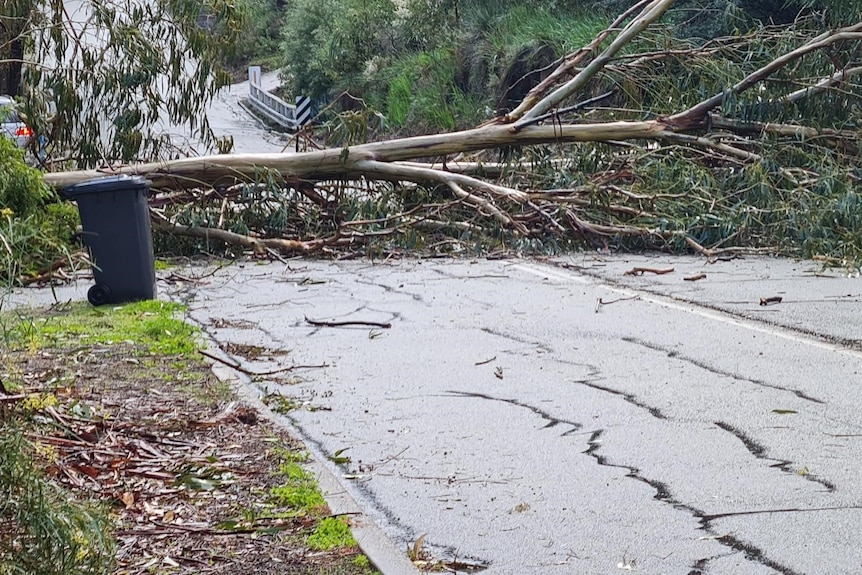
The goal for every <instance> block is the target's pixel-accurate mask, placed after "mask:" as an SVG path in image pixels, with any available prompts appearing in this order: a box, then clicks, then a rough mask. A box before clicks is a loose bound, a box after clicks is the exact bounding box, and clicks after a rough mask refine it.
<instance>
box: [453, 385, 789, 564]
mask: <svg viewBox="0 0 862 575" xmlns="http://www.w3.org/2000/svg"><path fill="white" fill-rule="evenodd" d="M579 383H583V384H585V385H589V384H590V382H583V381H582V382H579ZM591 387H592V385H591ZM603 391H607V390H604V389H603ZM447 393H448V394H450V395H452V396H455V397H466V398H474V399H484V400H488V401H500V402H503V403H507V404H509V405H514V406H517V407H521V408H523V409H527V410H529V411H531V412H533V413H535V414H536V415H538V416H539V417H541V418H542V419H544V420H545V421H547V422H548V423H547V424H546V425H545V426H544V427H543V429H546V428H549V427H555V426H557V425H560V424H565V425H570V426H571V427H572V428H571V429H570V430H568V431H566V432H565V433H563V436H565V435H571V434H572V433H574V432H575V431H578V430H580V429H582V428H583V426H582V425H581V424H580V423H578V422H575V421H570V420H565V419H561V418H557V417H554V416H552V415H550V414H549V413H548V412H546V411H544V410H542V409H540V408H538V407H535V406H533V405H530V404H528V403H524V402H521V401H518V400H516V399H506V398H500V397H494V396H492V395H487V394H484V393H476V392H465V391H448V392H447ZM617 395H621V396H622V397H624V398H625V394H622V393H617ZM665 419H666V418H665ZM604 433H605V430H604V429H597V430H595V431H593V432H591V433H590V437H589V439H588V440H587V445H588V446H589V447H588V448H587V449H586V450H585V451H583V452H582V453H583V454H585V455H588V456H589V457H592V458H593V459H595V461H596V463H597V464H598V465H600V466H603V467H612V468H616V469H621V470H623V471H625V476H626V477H628V478H630V479H634V480H636V481H640V482H641V483H644V484H646V485H649V486H650V487H651V488H652V489H654V490H655V495H654V496H653V499H655V500H657V501H660V502H662V503H666V504H668V505H671V506H673V508H674V509H678V510H680V511H684V512H686V513H688V514H690V515H691V516H692V517H694V518H696V519H697V520H698V522H699V524H700V527H699V529H701V530H703V531H705V532H706V533H709V534H710V535H714V536H716V541H718V542H719V543H721V544H722V545H725V546H726V547H729V548H731V549H733V550H735V551H739V552H742V553H744V555H745V558H746V559H747V560H749V561H753V562H755V563H759V564H761V565H764V566H766V567H769V568H770V569H774V570H775V571H777V572H778V573H781V575H801V574H800V573H799V572H797V571H795V570H794V569H792V568H791V567H788V566H786V565H783V564H781V563H779V562H777V561H774V560H772V559H770V558H769V557H767V556H766V554H765V553H764V551H763V550H762V549H760V548H758V547H757V546H755V545H753V544H751V543H747V542H745V541H743V540H742V539H738V538H736V537H734V536H732V535H720V536H719V534H718V533H717V531H716V530H715V529H714V528H713V526H712V524H711V523H712V522H713V521H715V520H717V519H721V518H725V517H732V516H736V515H750V514H754V513H758V512H735V513H722V514H714V515H710V514H707V513H706V512H704V511H702V510H700V509H698V508H696V507H694V506H692V505H688V504H686V503H683V502H681V501H679V500H678V499H676V498H675V497H674V496H673V494H672V492H671V489H670V487H669V486H668V485H667V484H666V483H664V482H662V481H659V480H657V479H650V478H649V477H646V476H644V475H643V474H641V471H640V469H638V468H637V467H634V466H631V465H624V464H619V463H612V462H610V461H609V460H608V458H607V457H606V456H604V455H602V454H600V453H599V450H600V449H601V447H602V441H601V438H602V436H603V435H604ZM780 511H792V510H780ZM799 511H803V510H799ZM763 513H766V512H763ZM697 565H698V563H696V564H695V566H697ZM695 568H696V569H697V568H698V567H695ZM700 569H701V571H696V570H693V571H692V572H690V573H689V575H692V573H694V574H695V575H697V574H699V573H702V572H703V571H702V568H700Z"/></svg>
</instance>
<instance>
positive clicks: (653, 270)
mask: <svg viewBox="0 0 862 575" xmlns="http://www.w3.org/2000/svg"><path fill="white" fill-rule="evenodd" d="M645 273H650V274H655V275H659V276H660V275H664V274H670V273H673V268H665V269H657V268H639V267H636V268H632V269H630V270H629V271H627V272H625V273H624V274H623V275H624V276H642V275H644V274H645Z"/></svg>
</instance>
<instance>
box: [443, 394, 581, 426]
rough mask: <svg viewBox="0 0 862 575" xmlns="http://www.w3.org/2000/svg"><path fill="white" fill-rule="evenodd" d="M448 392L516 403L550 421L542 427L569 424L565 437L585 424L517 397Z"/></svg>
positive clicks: (459, 395)
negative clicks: (555, 414) (557, 415)
mask: <svg viewBox="0 0 862 575" xmlns="http://www.w3.org/2000/svg"><path fill="white" fill-rule="evenodd" d="M446 393H447V394H449V395H452V396H456V397H473V398H477V399H487V400H489V401H501V402H503V403H508V404H510V405H515V406H518V407H522V408H524V409H528V410H530V411H532V412H533V413H535V414H536V415H538V416H539V417H541V418H542V419H544V420H545V421H547V422H548V423H547V424H546V425H544V426H543V427H542V429H547V428H549V427H555V426H557V425H569V426H571V429H569V430H568V431H566V432H565V433H563V434H562V436H563V437H565V436H566V435H571V434H573V433H574V432H576V431H578V430H580V429H581V428H582V427H583V425H581V424H580V423H578V422H576V421H569V420H567V419H561V418H558V417H554V416H553V415H551V414H550V413H548V412H547V411H544V410H542V409H539V408H538V407H535V406H533V405H530V404H528V403H522V402H520V401H518V400H517V399H505V398H502V397H494V396H493V395H486V394H484V393H475V392H472V391H447V392H446Z"/></svg>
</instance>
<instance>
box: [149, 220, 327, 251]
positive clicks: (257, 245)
mask: <svg viewBox="0 0 862 575" xmlns="http://www.w3.org/2000/svg"><path fill="white" fill-rule="evenodd" d="M153 229H154V230H157V231H160V232H166V233H169V234H174V235H177V236H188V237H193V238H202V239H205V240H215V241H220V242H225V243H227V244H231V245H236V246H241V247H244V248H248V249H251V250H254V251H255V252H262V251H265V249H266V248H270V249H274V250H278V251H281V252H287V253H303V254H308V253H312V252H316V251H318V250H320V249H322V248H324V247H326V246H327V245H332V244H333V243H335V242H334V241H332V240H310V241H306V242H303V241H298V240H285V239H281V238H254V237H251V236H245V235H242V234H237V233H234V232H229V231H227V230H219V229H215V228H203V227H199V226H182V225H176V224H168V223H154V224H153Z"/></svg>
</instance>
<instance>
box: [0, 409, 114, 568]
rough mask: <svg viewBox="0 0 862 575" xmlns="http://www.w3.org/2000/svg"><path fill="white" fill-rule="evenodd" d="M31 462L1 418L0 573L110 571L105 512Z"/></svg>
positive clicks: (28, 447)
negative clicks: (58, 484) (66, 489)
mask: <svg viewBox="0 0 862 575" xmlns="http://www.w3.org/2000/svg"><path fill="white" fill-rule="evenodd" d="M35 458H36V451H35V447H34V446H33V445H32V444H31V443H29V442H28V441H27V440H26V439H24V437H23V435H22V433H21V430H20V429H19V428H18V427H17V426H16V425H15V424H14V423H12V421H11V420H10V419H8V418H6V417H4V418H3V419H2V420H0V574H2V575H13V574H17V573H28V574H32V575H73V574H74V575H79V574H80V575H98V574H103V573H104V574H106V573H111V572H112V570H113V569H112V567H113V551H114V549H113V546H114V542H113V539H112V538H111V536H110V528H109V525H110V523H109V520H108V516H107V513H106V512H105V510H104V509H101V508H99V507H94V506H92V505H89V504H84V503H80V502H78V501H76V500H75V499H74V498H71V497H70V495H69V494H68V493H66V492H64V491H62V490H61V489H60V488H58V487H56V486H55V485H53V484H52V483H50V482H49V481H48V480H47V479H46V478H45V477H44V475H42V473H40V472H39V471H38V470H37V469H36V467H35V465H34V459H35Z"/></svg>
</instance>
